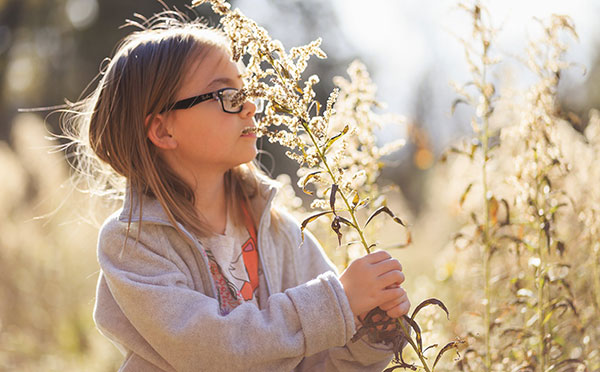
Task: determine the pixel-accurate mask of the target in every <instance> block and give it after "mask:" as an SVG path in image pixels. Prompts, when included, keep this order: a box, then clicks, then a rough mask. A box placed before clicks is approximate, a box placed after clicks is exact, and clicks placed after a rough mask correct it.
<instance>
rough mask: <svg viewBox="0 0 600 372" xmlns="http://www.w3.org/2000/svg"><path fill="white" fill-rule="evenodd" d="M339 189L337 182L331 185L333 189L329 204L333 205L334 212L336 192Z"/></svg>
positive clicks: (330, 193)
mask: <svg viewBox="0 0 600 372" xmlns="http://www.w3.org/2000/svg"><path fill="white" fill-rule="evenodd" d="M337 191H338V185H337V184H335V183H334V184H333V185H331V191H330V192H329V205H330V206H331V210H332V211H333V214H336V213H335V194H336V193H337Z"/></svg>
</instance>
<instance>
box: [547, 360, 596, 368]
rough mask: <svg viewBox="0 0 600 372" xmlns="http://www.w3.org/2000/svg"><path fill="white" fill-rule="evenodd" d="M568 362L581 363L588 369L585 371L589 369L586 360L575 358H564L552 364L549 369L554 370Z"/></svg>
mask: <svg viewBox="0 0 600 372" xmlns="http://www.w3.org/2000/svg"><path fill="white" fill-rule="evenodd" d="M567 364H581V365H583V366H584V367H586V369H585V370H584V371H587V366H586V365H585V362H584V361H583V360H581V359H575V358H571V359H565V360H562V361H560V362H558V363H556V364H553V365H551V366H550V367H549V368H548V369H549V370H551V371H552V370H555V369H557V368H558V367H562V366H564V365H567Z"/></svg>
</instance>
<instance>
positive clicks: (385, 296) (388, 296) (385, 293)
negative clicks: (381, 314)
mask: <svg viewBox="0 0 600 372" xmlns="http://www.w3.org/2000/svg"><path fill="white" fill-rule="evenodd" d="M405 294H406V291H404V289H402V288H400V287H398V288H390V289H383V290H381V292H380V296H378V297H379V300H380V302H379V303H380V304H384V303H386V302H390V301H395V300H396V299H398V298H400V297H402V296H404V295H405Z"/></svg>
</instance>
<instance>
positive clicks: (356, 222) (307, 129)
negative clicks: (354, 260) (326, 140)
mask: <svg viewBox="0 0 600 372" xmlns="http://www.w3.org/2000/svg"><path fill="white" fill-rule="evenodd" d="M302 127H303V128H304V130H305V131H306V132H307V133H308V135H309V136H310V139H311V141H312V143H313V145H314V146H315V149H316V150H317V154H319V158H320V159H321V161H322V162H323V164H324V165H325V167H326V168H327V173H329V176H330V177H331V180H332V181H333V183H335V182H336V180H335V175H334V174H333V172H332V171H331V168H330V167H329V164H328V163H327V158H326V157H325V154H324V153H323V152H322V151H321V148H320V147H319V144H318V143H317V140H316V138H315V137H314V136H313V134H312V131H311V130H310V128H309V127H308V124H307V123H306V122H305V121H304V120H302ZM338 193H339V194H340V196H341V197H342V199H343V200H344V203H345V204H346V207H347V208H348V212H349V213H350V217H352V223H353V224H354V226H355V229H356V231H357V232H358V235H359V236H360V240H361V242H362V244H363V246H364V248H365V250H366V251H367V254H369V253H371V250H370V249H369V244H367V241H366V240H365V236H364V233H363V231H362V229H361V228H360V225H359V224H358V221H357V220H356V216H355V214H354V209H353V208H351V207H350V202H348V198H346V195H344V192H343V191H342V189H338Z"/></svg>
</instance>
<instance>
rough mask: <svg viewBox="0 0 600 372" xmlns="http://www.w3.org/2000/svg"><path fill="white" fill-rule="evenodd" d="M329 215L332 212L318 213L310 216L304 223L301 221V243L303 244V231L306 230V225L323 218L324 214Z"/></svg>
mask: <svg viewBox="0 0 600 372" xmlns="http://www.w3.org/2000/svg"><path fill="white" fill-rule="evenodd" d="M329 213H333V211H325V212H319V213H316V214H313V215H312V216H310V217H308V218H306V219H305V220H304V221H302V224H301V225H300V234H301V236H302V242H303V243H304V229H305V228H306V225H308V224H309V223H311V222H312V221H314V220H316V219H317V218H319V217H321V216H324V215H326V214H329Z"/></svg>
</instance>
